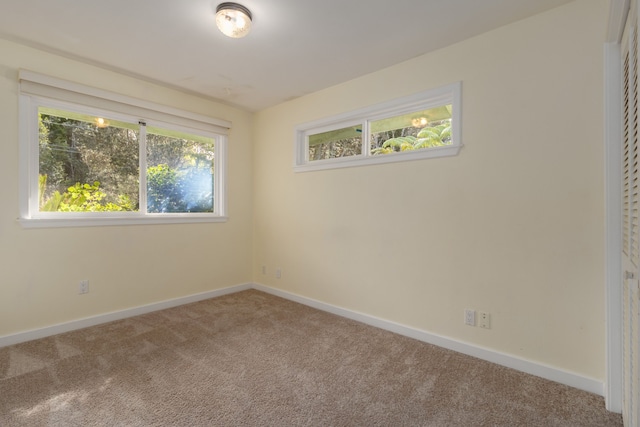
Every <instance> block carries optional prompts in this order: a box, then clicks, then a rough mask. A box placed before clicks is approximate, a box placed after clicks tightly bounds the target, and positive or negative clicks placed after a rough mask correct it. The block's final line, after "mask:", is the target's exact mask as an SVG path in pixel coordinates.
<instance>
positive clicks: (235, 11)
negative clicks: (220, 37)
mask: <svg viewBox="0 0 640 427" xmlns="http://www.w3.org/2000/svg"><path fill="white" fill-rule="evenodd" d="M216 25H217V26H218V28H219V29H220V31H222V34H224V35H225V36H228V37H233V38H235V39H239V38H240V37H244V36H246V35H247V34H249V31H250V30H251V12H250V11H249V9H247V8H246V7H244V6H242V5H240V4H238V3H220V4H219V5H218V7H217V8H216Z"/></svg>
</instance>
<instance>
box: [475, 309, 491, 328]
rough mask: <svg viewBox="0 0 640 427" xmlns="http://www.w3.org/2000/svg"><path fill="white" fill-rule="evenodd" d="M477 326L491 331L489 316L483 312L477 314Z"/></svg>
mask: <svg viewBox="0 0 640 427" xmlns="http://www.w3.org/2000/svg"><path fill="white" fill-rule="evenodd" d="M478 326H480V327H481V328H485V329H491V314H489V313H487V312H484V311H480V312H478Z"/></svg>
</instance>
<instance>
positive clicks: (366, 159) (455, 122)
mask: <svg viewBox="0 0 640 427" xmlns="http://www.w3.org/2000/svg"><path fill="white" fill-rule="evenodd" d="M446 104H452V105H453V111H452V117H451V128H452V143H451V145H447V146H443V147H434V148H428V149H422V150H415V151H404V152H398V153H392V154H384V155H378V156H373V155H371V154H370V153H369V150H370V149H369V139H368V135H369V122H371V121H374V120H378V119H382V118H387V117H393V116H395V115H400V114H405V113H410V112H412V111H420V110H426V109H429V108H433V107H438V106H442V105H446ZM461 110H462V82H456V83H452V84H449V85H446V86H442V87H439V88H436V89H430V90H427V91H424V92H420V93H417V94H415V95H410V96H406V97H403V98H398V99H394V100H392V101H388V102H384V103H381V104H377V105H374V106H371V107H366V108H362V109H359V110H356V111H350V112H347V113H343V114H339V115H336V116H332V117H328V118H324V119H320V120H315V121H312V122H308V123H304V124H302V125H300V126H297V127H296V129H295V138H294V161H293V170H294V172H309V171H317V170H325V169H335V168H347V167H355V166H366V165H374V164H383V163H394V162H402V161H408V160H418V159H430V158H437V157H447V156H455V155H457V154H458V153H459V152H460V149H461V148H462V135H461V131H462V125H461V118H462V111H461ZM353 125H362V134H363V137H362V140H363V141H362V154H360V155H355V156H349V157H340V158H334V159H323V160H314V161H309V147H308V138H309V135H313V134H317V133H321V132H326V131H329V130H334V129H340V128H343V127H348V126H353Z"/></svg>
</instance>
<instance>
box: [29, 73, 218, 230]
mask: <svg viewBox="0 0 640 427" xmlns="http://www.w3.org/2000/svg"><path fill="white" fill-rule="evenodd" d="M25 86H26V87H27V88H28V89H32V86H31V85H30V84H27V85H25ZM40 90H41V88H40ZM27 91H29V90H27ZM27 91H25V92H27ZM37 91H38V90H35V92H37ZM58 92H60V91H58ZM62 92H63V94H64V92H65V91H64V90H63V91H62ZM71 97H72V98H73V96H72V95H71ZM106 104H113V103H109V102H107V103H106ZM111 106H113V105H111ZM129 110H131V108H129ZM139 112H140V113H145V112H148V108H147V107H146V106H145V108H141V109H140V111H139ZM21 113H22V116H21V126H22V137H21V139H22V141H21V147H22V150H21V154H22V155H21V157H22V164H23V168H22V169H23V173H22V175H23V182H22V189H23V191H22V192H23V206H22V212H21V223H23V224H24V225H25V226H29V227H31V226H34V227H38V226H74V225H75V226H78V225H107V224H135V223H166V222H204V221H220V220H224V219H225V209H224V194H223V191H224V185H223V181H224V177H225V176H224V173H223V172H224V166H225V165H224V154H225V144H226V136H225V135H223V134H221V133H217V132H215V131H212V130H210V129H203V128H206V127H207V126H206V125H204V126H197V127H190V126H188V125H189V124H191V123H190V122H191V121H192V119H190V118H188V117H187V118H185V119H183V120H182V121H183V123H179V124H177V123H175V122H179V121H181V120H180V119H177V120H174V121H173V123H172V122H171V121H170V120H169V121H168V120H162V119H166V118H171V116H172V115H173V112H172V114H171V115H167V114H165V113H164V112H157V113H155V114H154V113H151V114H138V115H136V116H132V115H130V114H126V113H122V112H118V111H112V110H107V109H102V108H95V107H92V106H86V105H80V104H76V103H73V102H68V101H62V100H59V99H53V98H48V97H43V96H39V95H35V94H31V93H22V94H21ZM186 114H187V115H188V114H189V113H186ZM154 115H155V116H156V117H153V116H154ZM185 122H186V123H185ZM209 127H210V128H211V127H213V128H214V129H213V130H216V127H215V126H209Z"/></svg>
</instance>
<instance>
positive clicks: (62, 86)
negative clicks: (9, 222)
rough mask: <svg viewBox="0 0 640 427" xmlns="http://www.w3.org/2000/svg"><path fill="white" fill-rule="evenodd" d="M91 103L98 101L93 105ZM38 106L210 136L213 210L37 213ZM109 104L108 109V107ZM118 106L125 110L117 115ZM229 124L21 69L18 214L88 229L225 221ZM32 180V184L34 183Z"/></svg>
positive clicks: (27, 222) (24, 220) (23, 221)
mask: <svg viewBox="0 0 640 427" xmlns="http://www.w3.org/2000/svg"><path fill="white" fill-rule="evenodd" d="M94 103H96V104H97V105H99V107H97V108H96V107H95V106H94ZM41 105H46V106H56V107H58V108H62V109H65V108H66V109H70V110H71V111H73V110H78V106H80V107H81V109H82V111H84V112H92V111H96V112H102V113H105V112H108V115H109V117H113V118H114V119H118V118H122V119H124V120H125V121H129V122H134V123H135V122H138V121H140V120H143V121H145V122H146V123H147V125H152V126H160V127H165V128H169V129H174V130H185V131H189V132H197V133H198V134H201V135H205V136H211V137H214V138H215V141H216V145H215V153H216V154H215V157H214V171H215V176H216V179H214V212H213V213H146V212H144V211H143V212H78V213H74V212H64V213H60V212H39V211H38V182H37V179H36V177H37V176H38V171H39V162H38V135H37V130H38V125H37V111H38V107H39V106H41ZM109 107H110V108H109ZM121 110H124V111H126V113H121ZM230 127H231V123H230V122H227V121H225V120H219V119H214V118H210V117H206V116H202V115H199V114H196V113H191V112H187V111H182V110H178V109H175V108H172V107H168V106H164V105H159V104H154V103H152V102H148V101H143V100H139V99H135V98H130V97H127V96H124V95H120V94H116V93H112V92H107V91H104V90H100V89H96V88H91V87H87V86H83V85H79V84H76V83H72V82H68V81H65V80H59V79H56V78H53V77H49V76H43V75H40V74H37V73H33V72H30V71H24V70H21V71H20V95H19V128H20V129H19V141H20V143H19V145H20V152H19V154H20V161H19V175H20V184H19V190H20V217H19V218H18V222H19V224H20V225H21V226H23V227H24V228H51V227H90V226H108V225H142V224H178V223H205V222H225V221H227V220H228V217H227V214H226V212H227V191H226V190H227V189H226V177H227V133H228V129H230ZM34 132H35V134H34ZM34 180H35V182H34Z"/></svg>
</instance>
